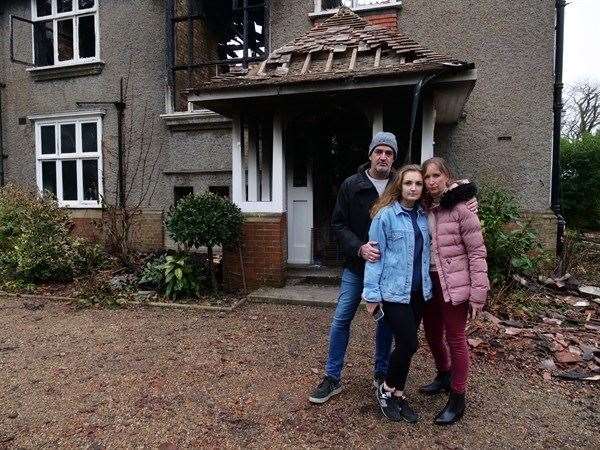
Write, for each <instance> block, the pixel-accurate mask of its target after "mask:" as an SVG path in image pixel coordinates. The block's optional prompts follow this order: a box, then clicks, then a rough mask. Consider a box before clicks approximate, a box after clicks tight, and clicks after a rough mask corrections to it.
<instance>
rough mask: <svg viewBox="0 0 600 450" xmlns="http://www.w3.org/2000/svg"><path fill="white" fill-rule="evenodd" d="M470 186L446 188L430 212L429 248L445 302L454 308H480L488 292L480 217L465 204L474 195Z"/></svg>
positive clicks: (469, 184) (473, 187) (472, 186)
mask: <svg viewBox="0 0 600 450" xmlns="http://www.w3.org/2000/svg"><path fill="white" fill-rule="evenodd" d="M476 193H477V189H476V188H475V186H474V185H473V184H472V183H468V182H467V183H464V184H459V185H457V186H455V187H454V188H453V189H449V190H448V191H447V192H446V193H445V194H444V195H443V196H442V199H441V201H440V205H439V206H437V207H434V208H432V209H431V210H430V212H429V223H430V231H431V246H432V251H433V257H434V258H435V266H436V268H437V271H438V275H439V277H440V284H441V286H442V292H443V295H444V300H445V301H446V302H452V304H453V305H457V304H459V303H463V302H465V301H467V300H468V301H470V302H471V303H472V304H473V306H476V307H479V308H481V307H483V305H484V304H485V300H486V298H487V292H488V290H489V286H490V285H489V281H488V276H487V263H486V261H485V258H486V256H487V252H486V249H485V244H484V242H483V235H482V233H481V224H480V223H479V218H478V217H477V215H476V214H475V213H473V212H471V211H470V210H469V209H468V208H467V206H466V204H465V203H464V202H465V201H466V200H469V199H471V198H473V197H474V196H475V194H476Z"/></svg>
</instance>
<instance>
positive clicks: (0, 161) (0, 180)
mask: <svg viewBox="0 0 600 450" xmlns="http://www.w3.org/2000/svg"><path fill="white" fill-rule="evenodd" d="M5 87H6V85H5V84H3V83H0V187H2V186H4V158H6V156H5V155H4V147H3V145H2V142H3V135H2V90H3V89H4V88H5Z"/></svg>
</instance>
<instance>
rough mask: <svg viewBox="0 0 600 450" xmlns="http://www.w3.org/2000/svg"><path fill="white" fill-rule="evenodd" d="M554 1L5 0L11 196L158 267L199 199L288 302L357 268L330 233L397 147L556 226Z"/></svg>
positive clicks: (231, 257) (4, 91)
mask: <svg viewBox="0 0 600 450" xmlns="http://www.w3.org/2000/svg"><path fill="white" fill-rule="evenodd" d="M554 8H555V5H554V2H553V1H551V0H515V1H513V2H498V1H495V0H480V1H478V2H471V1H464V2H456V1H451V0H441V1H436V2H430V1H426V0H404V1H397V0H270V1H269V0H225V1H219V2H212V1H208V0H166V1H163V0H128V1H122V0H5V1H4V2H2V5H1V6H0V42H1V43H2V49H1V52H0V83H2V88H1V90H0V94H1V100H0V113H1V118H2V125H3V126H2V127H1V128H0V130H1V131H0V145H1V147H2V148H3V156H4V158H2V157H1V156H0V160H3V165H2V166H0V169H1V170H0V181H1V180H4V182H17V183H22V184H28V185H32V186H37V188H38V189H40V190H42V189H45V190H49V191H51V192H53V193H54V194H55V195H56V196H57V198H58V200H59V202H60V204H61V205H63V206H64V207H65V208H69V210H70V211H71V213H72V216H73V218H74V220H75V221H76V223H77V227H78V230H79V231H80V232H81V233H82V234H87V235H89V236H93V235H94V233H95V231H94V228H93V227H92V226H91V223H92V221H93V220H95V219H98V218H100V217H102V213H103V212H102V199H104V200H105V201H106V202H107V203H110V204H117V205H118V204H120V203H124V202H126V203H127V204H128V205H130V204H132V203H133V204H135V205H136V207H139V208H140V209H141V210H142V211H143V216H142V221H141V223H140V225H139V226H138V228H137V233H136V238H137V241H138V244H139V245H140V246H141V247H144V248H156V247H162V246H164V245H165V243H166V240H167V238H166V236H165V233H164V228H163V223H162V221H163V215H164V212H165V211H166V210H167V209H168V208H169V207H170V206H171V205H172V204H173V203H174V202H175V201H176V200H177V198H179V197H180V196H182V195H185V194H187V193H189V192H195V193H198V192H203V191H207V190H210V191H213V192H215V193H218V194H220V195H226V196H229V197H230V198H231V199H232V200H233V201H234V202H235V203H236V204H238V205H239V206H240V208H241V209H242V211H243V212H244V213H245V214H246V219H247V220H246V224H245V228H244V245H243V250H242V252H241V255H238V254H228V253H226V254H225V269H226V270H225V275H226V280H227V282H228V283H230V284H235V283H239V282H240V277H241V274H242V270H241V267H240V260H243V261H244V263H245V264H244V266H245V273H244V275H245V277H246V279H247V282H248V284H249V285H250V286H256V285H260V284H264V283H267V284H281V283H282V282H283V280H284V278H285V269H286V266H287V265H312V264H319V265H335V264H336V263H338V262H339V260H340V259H341V255H339V250H338V246H337V244H336V242H335V238H334V236H332V233H331V231H330V230H329V216H330V212H331V209H332V207H333V204H334V202H335V196H336V192H337V188H338V186H339V184H340V183H341V181H342V180H343V179H344V178H345V177H347V176H348V175H350V174H352V173H354V172H355V171H356V168H357V167H358V165H359V164H360V163H362V162H364V161H366V156H367V155H366V148H367V144H368V142H369V139H370V137H371V136H372V134H373V133H374V132H376V131H378V130H388V131H393V132H394V133H395V134H396V135H397V136H398V140H399V143H400V147H401V152H400V153H401V154H400V157H399V160H400V161H401V162H408V161H414V162H420V161H422V160H424V159H426V158H428V157H430V156H432V155H439V156H443V157H445V158H447V159H448V160H449V161H450V162H451V164H452V165H453V167H454V168H455V170H456V172H457V173H459V174H460V175H462V176H465V177H469V178H472V179H474V180H476V181H477V182H478V183H496V184H498V185H500V186H503V187H505V188H507V189H509V190H511V191H512V192H514V194H515V195H516V196H517V198H518V200H519V201H520V202H521V204H522V206H523V207H524V208H525V209H526V210H527V212H528V214H530V215H531V217H532V218H534V220H535V223H536V224H537V226H538V227H539V228H540V230H545V235H547V236H550V237H551V236H552V234H553V230H554V228H555V226H556V218H555V216H554V214H553V213H552V212H551V211H550V209H549V208H550V194H551V174H552V129H553V119H552V109H553V81H554V79H553V75H554V66H553V64H554V50H555V47H554V37H555V35H554V25H555V9H554Z"/></svg>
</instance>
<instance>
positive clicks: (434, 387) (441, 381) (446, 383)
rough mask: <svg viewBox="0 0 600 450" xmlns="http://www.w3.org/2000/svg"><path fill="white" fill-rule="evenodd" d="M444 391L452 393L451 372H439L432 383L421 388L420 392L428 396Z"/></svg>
mask: <svg viewBox="0 0 600 450" xmlns="http://www.w3.org/2000/svg"><path fill="white" fill-rule="evenodd" d="M443 391H445V392H448V391H450V372H438V374H437V375H436V376H435V378H434V380H433V381H432V382H431V383H429V384H425V385H423V386H421V387H420V388H419V392H421V393H422V394H426V395H435V394H439V393H440V392H443Z"/></svg>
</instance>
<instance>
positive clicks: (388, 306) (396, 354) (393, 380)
mask: <svg viewBox="0 0 600 450" xmlns="http://www.w3.org/2000/svg"><path fill="white" fill-rule="evenodd" d="M424 305H425V300H424V299H423V294H422V292H412V293H411V297H410V303H409V304H404V303H394V302H386V301H384V302H383V312H384V314H385V315H384V316H383V320H385V321H387V323H388V325H389V327H390V328H391V330H392V333H394V344H395V345H394V350H393V351H392V354H391V355H390V366H389V369H388V374H387V377H386V379H385V383H386V384H387V385H388V386H389V387H393V388H395V389H398V390H400V391H401V390H404V385H405V384H406V378H407V377H408V371H409V369H410V361H411V359H412V357H413V355H414V354H415V352H416V351H417V348H419V336H418V333H419V325H420V324H421V319H422V318H423V306H424Z"/></svg>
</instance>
